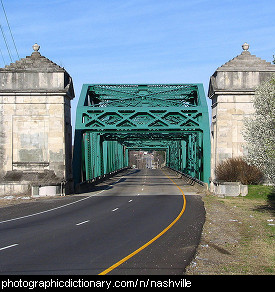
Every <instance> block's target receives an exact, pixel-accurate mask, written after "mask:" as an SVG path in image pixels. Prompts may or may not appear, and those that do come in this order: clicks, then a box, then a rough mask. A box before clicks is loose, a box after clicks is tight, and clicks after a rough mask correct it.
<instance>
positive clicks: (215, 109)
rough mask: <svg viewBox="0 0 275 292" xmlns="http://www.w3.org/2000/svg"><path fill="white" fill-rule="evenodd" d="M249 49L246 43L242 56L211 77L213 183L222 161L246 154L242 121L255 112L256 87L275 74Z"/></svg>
mask: <svg viewBox="0 0 275 292" xmlns="http://www.w3.org/2000/svg"><path fill="white" fill-rule="evenodd" d="M248 48H249V46H248V45H247V44H244V45H243V52H242V54H240V55H238V56H237V57H235V58H234V59H232V60H230V61H229V62H227V63H225V64H224V65H223V66H221V67H219V68H218V69H217V70H216V71H215V72H214V74H213V75H212V76H211V78H210V84H209V92H208V96H209V98H210V99H212V123H211V179H212V180H214V179H215V173H214V170H215V168H216V166H217V165H218V164H219V163H220V162H221V161H222V160H224V159H226V158H232V157H238V156H244V155H245V154H246V153H245V151H246V148H245V141H244V138H243V135H242V131H243V119H244V117H247V116H249V115H253V113H254V107H253V102H252V99H253V96H254V93H255V89H256V87H257V86H259V85H260V84H261V83H263V82H264V81H266V80H268V79H269V78H270V77H271V75H272V74H273V73H274V72H275V65H272V64H271V63H269V62H266V61H265V60H262V59H260V58H258V57H256V56H254V55H251V54H250V52H248Z"/></svg>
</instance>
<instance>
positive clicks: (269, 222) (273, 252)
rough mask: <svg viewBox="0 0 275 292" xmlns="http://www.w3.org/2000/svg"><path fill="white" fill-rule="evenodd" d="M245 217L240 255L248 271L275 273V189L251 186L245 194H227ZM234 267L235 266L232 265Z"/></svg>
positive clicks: (228, 199)
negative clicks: (230, 195)
mask: <svg viewBox="0 0 275 292" xmlns="http://www.w3.org/2000/svg"><path fill="white" fill-rule="evenodd" d="M223 202H224V203H225V204H226V205H228V206H230V207H231V208H232V207H233V208H234V209H235V210H236V212H237V214H238V215H239V216H240V218H241V220H242V224H241V225H240V226H241V234H242V239H241V242H240V243H241V246H240V248H239V250H238V251H239V253H240V257H241V258H243V261H242V264H243V265H242V268H243V273H244V274H246V273H248V274H251V273H252V274H274V273H275V225H274V224H275V189H274V187H272V186H264V185H250V186H248V195H247V196H245V197H226V198H224V199H223ZM232 268H233V267H232Z"/></svg>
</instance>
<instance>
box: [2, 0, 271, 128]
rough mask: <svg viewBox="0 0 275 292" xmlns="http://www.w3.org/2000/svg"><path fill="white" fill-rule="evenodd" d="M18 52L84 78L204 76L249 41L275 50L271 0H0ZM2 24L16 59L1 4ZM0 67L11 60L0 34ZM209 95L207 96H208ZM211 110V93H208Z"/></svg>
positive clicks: (78, 83)
mask: <svg viewBox="0 0 275 292" xmlns="http://www.w3.org/2000/svg"><path fill="white" fill-rule="evenodd" d="M2 2H3V4H4V7H5V10H6V14H7V17H8V21H9V24H10V27H11V30H12V34H13V37H14V40H15V44H16V47H17V50H18V53H19V57H20V58H25V57H26V56H28V55H30V54H31V53H32V45H33V44H34V43H38V44H39V45H40V53H41V55H43V56H45V57H47V58H49V59H50V60H52V61H53V62H55V63H57V64H58V65H60V66H62V67H64V68H65V69H66V70H67V72H68V73H69V74H70V75H71V76H72V78H73V83H74V89H75V98H74V100H73V101H72V124H73V128H74V123H75V112H76V106H77V102H78V98H79V94H80V91H81V87H82V84H85V83H91V84H97V83H103V84H104V83H106V84H108V83H111V84H117V83H118V84H119V83H120V84H121V83H132V84H136V83H145V84H146V83H203V85H204V90H205V94H206V96H207V92H208V85H209V79H210V76H211V75H212V74H213V73H214V72H215V70H216V69H217V68H218V67H220V66H221V65H223V64H224V63H225V62H227V61H229V60H230V59H232V58H234V57H236V56H237V55H239V54H240V53H241V52H242V48H241V46H242V44H243V43H244V42H247V43H249V45H250V49H249V51H250V52H251V54H254V55H256V56H257V57H260V58H262V59H265V60H267V61H269V62H272V60H273V55H275V3H274V0H229V1H227V0H189V1H188V0H43V1H42V0H40V1H39V0H2ZM0 24H1V26H2V29H3V31H4V33H5V36H6V39H7V43H8V45H9V48H10V51H11V55H12V59H13V60H17V59H18V57H17V54H16V51H15V48H14V46H13V42H12V38H11V36H10V35H9V29H8V26H7V23H6V20H5V15H4V13H3V10H2V7H1V6H0ZM0 49H1V51H2V54H3V58H4V61H3V58H2V57H1V56H0V67H4V65H7V64H9V63H11V60H10V57H9V55H8V51H7V49H6V46H5V42H4V39H3V37H2V35H1V34H0ZM207 100H208V98H207ZM208 104H209V110H211V108H210V100H208Z"/></svg>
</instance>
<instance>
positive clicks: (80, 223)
mask: <svg viewBox="0 0 275 292" xmlns="http://www.w3.org/2000/svg"><path fill="white" fill-rule="evenodd" d="M88 222H90V220H86V221H83V222H79V223H77V224H75V225H77V226H78V225H82V224H85V223H88Z"/></svg>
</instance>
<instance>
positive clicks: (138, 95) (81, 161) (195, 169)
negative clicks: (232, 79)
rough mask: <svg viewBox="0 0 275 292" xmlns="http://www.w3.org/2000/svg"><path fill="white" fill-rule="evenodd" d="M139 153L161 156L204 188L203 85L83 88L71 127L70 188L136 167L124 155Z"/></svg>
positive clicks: (206, 123) (206, 161)
mask: <svg viewBox="0 0 275 292" xmlns="http://www.w3.org/2000/svg"><path fill="white" fill-rule="evenodd" d="M140 150H142V151H147V152H148V153H149V151H160V153H162V152H164V153H165V165H166V166H169V167H171V168H173V169H175V170H179V171H182V172H185V173H186V174H188V175H191V176H193V177H195V178H197V179H200V180H202V181H204V182H208V180H209V176H210V129H209V116H208V107H207V103H206V98H205V94H204V90H203V86H202V84H142V85H141V84H116V85H114V84H113V85H112V84H111V85H110V84H84V85H83V87H82V91H81V95H80V98H79V102H78V106H77V114H76V126H75V142H74V158H73V171H74V181H75V183H76V184H77V183H80V182H82V181H85V180H91V179H93V178H96V177H100V176H102V175H104V174H108V173H112V172H114V171H117V170H119V169H122V168H124V167H130V166H131V165H136V167H138V165H137V164H138V162H135V163H136V164H134V163H133V162H131V159H132V158H131V155H129V153H131V152H132V151H140ZM148 153H147V154H148ZM148 161H149V158H148ZM148 163H149V162H148ZM154 163H155V162H154ZM152 164H153V162H152ZM139 165H140V166H142V167H143V164H142V163H141V162H140V163H139ZM158 167H160V164H159V166H158Z"/></svg>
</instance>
